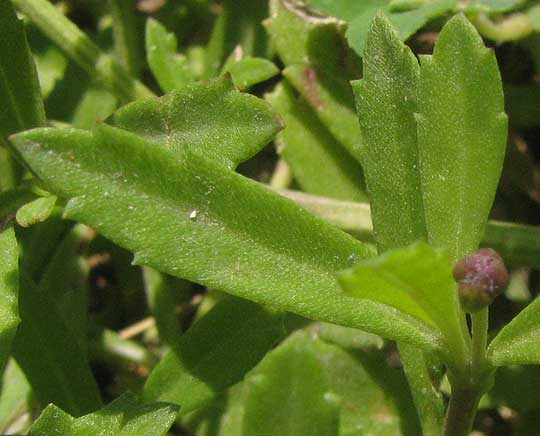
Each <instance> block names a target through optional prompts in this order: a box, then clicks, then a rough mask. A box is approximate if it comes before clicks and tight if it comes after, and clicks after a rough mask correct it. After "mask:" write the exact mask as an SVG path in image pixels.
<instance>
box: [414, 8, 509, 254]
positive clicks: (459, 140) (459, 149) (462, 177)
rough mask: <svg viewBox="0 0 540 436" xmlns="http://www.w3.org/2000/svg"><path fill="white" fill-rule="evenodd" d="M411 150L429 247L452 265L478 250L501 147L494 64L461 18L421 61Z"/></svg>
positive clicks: (503, 122) (502, 124)
mask: <svg viewBox="0 0 540 436" xmlns="http://www.w3.org/2000/svg"><path fill="white" fill-rule="evenodd" d="M420 60H421V65H422V68H421V75H420V85H419V95H418V115H417V122H418V151H419V165H420V172H421V175H422V192H423V196H424V210H425V216H426V226H427V231H428V236H429V242H430V243H431V244H432V245H434V246H435V247H444V248H445V249H446V250H447V251H448V253H449V255H450V257H451V258H452V259H454V260H456V259H459V258H461V257H463V256H465V255H466V254H468V253H469V252H471V251H472V250H474V249H476V248H477V247H478V244H479V243H480V239H481V237H482V234H483V231H484V226H485V223H486V220H487V217H488V214H489V211H490V209H491V204H492V202H493V197H494V194H495V190H496V188H497V183H498V180H499V176H500V174H501V169H502V163H503V159H504V151H505V147H506V134H507V118H506V115H505V114H504V104H503V91H502V86H501V78H500V74H499V70H498V67H497V61H496V59H495V56H494V54H493V52H492V51H491V50H488V49H486V48H485V47H484V44H483V42H482V38H480V36H479V35H478V33H477V31H476V30H475V29H474V27H473V26H472V24H470V23H469V22H468V21H467V19H466V18H465V17H464V16H463V15H457V16H455V17H454V18H452V19H451V20H450V21H449V22H448V23H447V24H446V25H445V26H444V28H443V30H442V32H441V34H440V36H439V39H438V41H437V44H436V46H435V50H434V53H433V56H422V57H421V58H420Z"/></svg>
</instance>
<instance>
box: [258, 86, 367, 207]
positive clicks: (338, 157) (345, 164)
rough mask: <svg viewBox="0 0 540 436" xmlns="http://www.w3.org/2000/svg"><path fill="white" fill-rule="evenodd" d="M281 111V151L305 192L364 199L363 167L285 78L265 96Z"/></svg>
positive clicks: (279, 144) (341, 197) (279, 141)
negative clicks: (295, 92)
mask: <svg viewBox="0 0 540 436" xmlns="http://www.w3.org/2000/svg"><path fill="white" fill-rule="evenodd" d="M266 99H267V100H268V101H269V102H270V103H271V104H272V106H273V107H274V108H275V109H276V110H277V111H278V112H279V113H280V114H281V116H282V117H283V121H284V122H285V129H284V130H283V131H282V132H280V133H279V135H278V137H277V144H278V151H279V153H280V155H281V156H282V157H283V159H285V161H286V162H287V163H288V164H289V166H290V167H291V168H292V170H293V172H294V177H295V180H296V181H298V183H299V185H300V186H301V187H302V189H303V190H304V191H306V192H309V193H312V194H318V195H324V196H328V197H332V198H337V199H342V200H363V199H365V194H364V192H363V180H362V169H361V168H360V166H359V165H358V163H357V162H356V161H355V160H354V159H353V158H352V156H351V155H349V154H348V153H346V152H345V150H344V149H343V147H342V146H341V145H340V144H339V143H338V142H337V141H336V140H335V139H334V137H333V136H332V135H331V134H330V133H329V132H328V130H327V129H326V128H325V127H324V126H323V125H322V123H321V122H320V121H319V120H318V119H317V117H316V115H315V114H314V113H313V111H312V110H311V108H310V107H309V106H308V105H307V104H306V102H305V101H304V100H303V99H302V98H297V97H296V96H295V95H294V91H293V90H292V89H291V87H290V86H289V85H288V84H287V83H286V82H282V83H281V84H280V85H278V86H277V87H276V89H275V90H274V91H273V92H272V93H271V94H268V95H267V96H266Z"/></svg>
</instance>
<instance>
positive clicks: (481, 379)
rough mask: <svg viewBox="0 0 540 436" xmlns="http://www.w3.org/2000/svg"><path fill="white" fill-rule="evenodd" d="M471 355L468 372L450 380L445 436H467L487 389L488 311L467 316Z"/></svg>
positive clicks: (488, 371) (488, 375) (489, 374)
mask: <svg viewBox="0 0 540 436" xmlns="http://www.w3.org/2000/svg"><path fill="white" fill-rule="evenodd" d="M471 321H472V350H471V351H472V355H471V363H470V372H469V373H468V374H466V375H461V376H460V377H457V378H455V379H454V381H453V383H452V395H451V397H450V404H449V405H448V410H447V413H446V422H445V430H444V431H445V433H444V434H445V436H467V435H468V434H469V433H470V431H471V428H472V425H473V421H474V417H475V415H476V409H477V407H478V402H479V401H480V397H481V396H482V394H483V393H484V392H486V391H487V390H488V389H489V387H490V380H491V375H492V374H493V373H492V369H491V368H490V366H489V364H488V361H487V359H486V349H487V334H488V321H489V311H488V308H487V307H485V308H484V309H482V310H480V311H479V312H476V313H472V314H471Z"/></svg>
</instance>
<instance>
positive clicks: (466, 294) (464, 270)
mask: <svg viewBox="0 0 540 436" xmlns="http://www.w3.org/2000/svg"><path fill="white" fill-rule="evenodd" d="M454 279H455V280H456V282H457V283H458V292H459V299H460V301H461V306H462V307H463V309H464V310H465V311H466V312H469V313H471V312H477V311H479V310H480V309H482V308H484V307H486V306H487V305H489V304H491V302H492V301H493V300H494V299H495V297H497V295H499V294H500V293H501V292H502V290H503V289H504V288H505V287H506V284H507V282H508V271H507V270H506V267H505V266H504V262H503V260H502V258H501V256H499V254H498V253H497V252H496V251H495V250H493V249H491V248H482V249H480V250H477V251H475V252H474V253H472V254H470V255H469V256H467V257H465V258H463V259H461V260H460V261H459V262H457V263H456V266H455V267H454Z"/></svg>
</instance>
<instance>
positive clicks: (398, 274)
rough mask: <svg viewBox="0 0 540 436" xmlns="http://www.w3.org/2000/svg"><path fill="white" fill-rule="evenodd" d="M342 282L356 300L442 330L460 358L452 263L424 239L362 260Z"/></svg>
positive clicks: (449, 345)
mask: <svg viewBox="0 0 540 436" xmlns="http://www.w3.org/2000/svg"><path fill="white" fill-rule="evenodd" d="M340 284H341V286H342V287H343V289H344V290H345V291H346V292H347V293H348V294H349V295H352V296H354V297H357V298H362V299H369V300H373V301H377V302H380V303H383V304H386V305H389V306H392V307H395V308H396V309H398V310H400V311H402V312H404V313H406V314H408V315H410V316H412V317H414V318H416V319H418V320H419V321H421V322H423V323H425V324H426V325H429V326H431V327H433V328H436V329H438V330H440V331H441V332H442V333H443V335H444V337H445V339H446V341H447V345H448V347H450V349H451V350H452V351H451V353H456V354H455V355H452V356H447V357H450V358H451V359H454V358H456V359H459V358H461V357H463V356H462V355H460V353H462V351H463V347H464V346H465V345H464V344H463V343H462V341H463V339H462V335H461V326H460V317H459V302H458V299H457V292H456V284H455V282H454V279H453V277H452V264H451V262H450V259H449V258H448V257H447V256H446V254H444V252H442V251H435V250H434V249H433V248H431V247H430V246H428V245H427V244H425V243H418V244H415V245H413V246H410V247H408V248H404V249H396V250H392V251H389V252H387V253H385V254H383V255H381V256H379V257H377V258H373V259H368V260H363V261H361V262H360V263H358V264H357V265H356V266H355V267H354V268H352V269H350V270H349V271H346V272H344V273H342V274H341V275H340Z"/></svg>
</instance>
